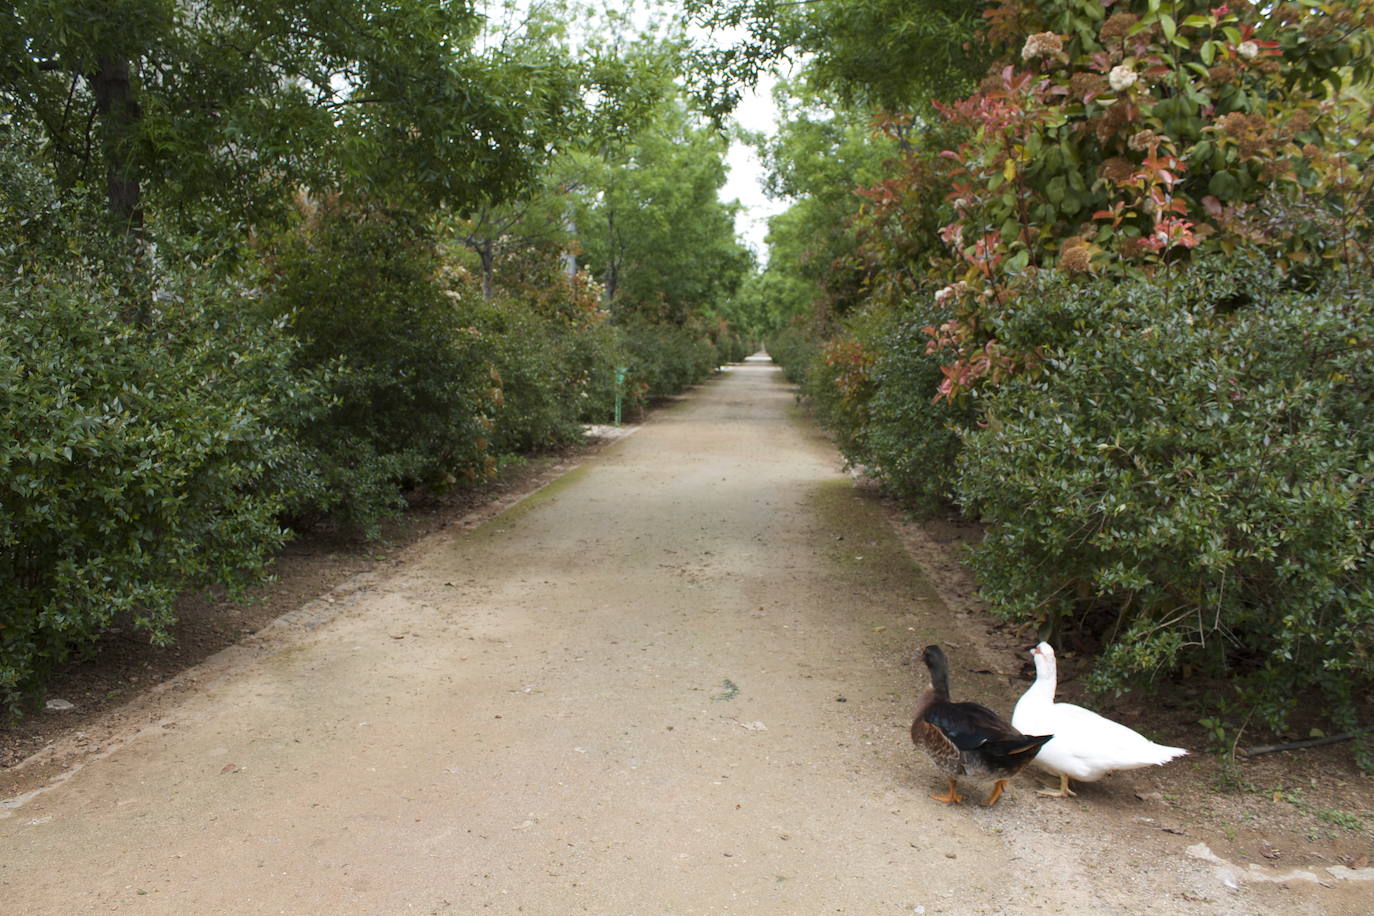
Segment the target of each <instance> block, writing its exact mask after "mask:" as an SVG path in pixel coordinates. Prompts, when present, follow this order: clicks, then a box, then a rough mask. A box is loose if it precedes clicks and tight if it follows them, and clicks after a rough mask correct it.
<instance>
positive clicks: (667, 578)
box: [0, 364, 1374, 914]
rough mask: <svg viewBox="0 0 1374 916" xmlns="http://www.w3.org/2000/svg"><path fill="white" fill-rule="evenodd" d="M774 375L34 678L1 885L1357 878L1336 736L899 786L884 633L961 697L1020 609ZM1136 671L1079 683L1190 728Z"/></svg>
mask: <svg viewBox="0 0 1374 916" xmlns="http://www.w3.org/2000/svg"><path fill="white" fill-rule="evenodd" d="M792 400H793V399H792V392H791V389H790V388H788V387H787V386H785V385H783V384H782V382H781V381H780V379H779V378H778V375H777V373H776V371H775V370H774V369H772V368H771V367H770V366H767V365H758V364H754V365H748V366H742V367H737V368H735V369H733V370H732V371H730V372H728V373H726V374H725V375H724V376H723V377H722V378H720V379H718V380H717V381H715V382H713V383H712V384H710V385H707V386H704V387H703V388H701V389H699V390H698V391H696V392H694V393H693V394H692V396H690V397H689V398H687V399H684V400H683V401H682V402H680V403H678V404H675V405H673V406H672V407H670V408H669V409H666V410H664V411H661V412H659V413H657V414H656V415H654V416H653V417H652V418H651V419H650V421H649V422H648V423H647V424H645V425H644V426H643V427H642V428H641V429H640V430H639V431H638V432H637V433H636V434H635V435H634V436H632V437H629V438H626V439H623V440H621V441H619V442H617V443H614V444H612V445H610V446H608V447H605V448H601V449H599V450H592V451H589V452H587V453H585V454H578V455H575V456H568V457H567V458H566V459H565V460H564V461H562V462H561V463H559V462H551V463H549V464H548V465H547V466H546V467H544V468H542V469H539V470H538V472H537V473H535V474H534V476H531V477H529V478H528V479H525V480H523V481H512V483H511V486H510V488H509V491H508V493H507V494H506V496H505V498H503V500H502V501H501V502H499V503H496V504H492V505H488V506H485V507H482V508H480V509H479V508H475V507H470V506H469V507H457V508H451V509H450V510H448V511H447V514H446V512H445V511H439V512H438V514H437V515H435V516H434V520H433V521H432V522H431V523H422V524H418V525H417V527H416V528H415V529H414V530H413V534H412V535H398V536H396V537H395V538H394V543H393V545H391V546H389V547H387V548H385V549H384V550H382V551H378V552H375V553H368V554H366V555H363V556H358V555H352V554H347V553H346V552H344V551H341V550H338V549H337V548H335V547H332V546H324V547H320V548H318V551H319V553H320V554H321V555H322V556H317V557H315V558H314V559H312V554H311V549H310V548H309V545H306V546H304V547H303V548H302V550H303V553H302V556H301V557H300V559H299V562H300V564H301V565H302V567H304V569H303V570H302V571H301V572H300V573H299V574H298V575H299V578H293V577H292V576H291V575H288V574H287V566H288V565H289V563H284V566H283V575H282V579H281V584H279V585H278V586H277V587H276V589H277V590H275V591H274V590H269V592H268V593H266V597H265V598H264V602H263V603H262V604H261V605H260V606H259V607H258V608H254V609H252V610H253V611H254V612H257V611H259V610H263V611H266V610H267V609H272V610H273V611H275V612H276V613H277V614H279V615H280V616H275V617H263V618H247V619H246V621H247V622H243V623H239V624H236V625H239V626H242V627H243V628H244V629H245V630H251V631H253V632H250V633H247V634H246V635H244V636H243V637H242V638H241V639H238V640H237V641H235V642H233V643H232V644H230V645H227V646H225V647H224V648H221V649H219V650H218V651H216V652H212V653H211V654H208V655H207V656H206V657H205V658H204V659H203V660H202V661H200V662H199V663H198V664H195V665H194V666H193V667H189V668H186V669H185V670H184V671H181V672H180V673H176V672H175V671H172V670H170V669H165V670H163V669H157V668H155V667H154V668H153V669H152V670H153V673H152V674H145V673H143V671H146V670H148V669H143V670H140V669H139V667H138V665H139V664H140V662H139V661H138V660H137V657H136V656H135V657H134V661H133V662H131V663H129V664H126V665H125V666H123V667H119V668H117V669H116V672H117V673H115V674H113V675H108V676H110V677H112V678H113V681H107V682H101V681H99V680H98V679H97V680H95V681H92V682H90V683H91V685H92V686H90V687H88V688H86V691H87V693H89V695H90V696H93V697H99V696H100V695H101V691H102V690H104V692H105V698H104V699H105V702H107V703H108V704H109V705H108V706H107V707H106V708H104V709H103V710H102V709H100V708H98V707H94V706H93V708H92V709H89V710H84V711H83V707H85V706H86V705H87V702H88V701H87V700H86V699H85V697H86V696H87V693H83V692H81V691H82V688H80V687H78V686H75V685H78V684H80V683H82V682H81V681H80V680H79V679H78V680H70V681H67V682H64V683H63V684H62V686H61V688H60V689H61V690H62V691H64V692H65V693H67V694H68V695H69V696H68V698H69V699H71V701H72V702H74V703H76V704H77V707H78V708H77V709H76V710H73V711H72V712H69V713H64V714H61V715H62V716H73V715H77V716H81V715H84V716H86V717H87V718H86V719H84V720H77V719H74V718H65V719H63V718H58V716H59V714H57V713H51V714H45V721H54V722H59V723H62V724H61V725H58V726H53V729H54V730H53V731H49V732H44V733H41V734H39V736H38V738H37V739H29V740H41V741H42V742H46V743H44V744H43V745H42V746H41V747H40V749H39V753H38V755H37V756H36V757H30V758H29V762H28V763H26V764H24V765H22V766H17V767H10V768H9V769H8V770H6V771H5V772H6V773H8V774H9V778H8V779H7V784H8V785H9V786H10V791H9V792H8V793H7V794H8V795H9V796H10V797H11V801H9V802H6V803H5V807H4V808H0V848H4V849H6V852H7V854H6V856H4V857H0V893H2V894H4V898H5V899H6V900H19V901H23V908H22V909H21V910H20V911H21V912H32V913H59V912H60V913H68V912H84V911H87V910H103V909H110V908H116V907H117V908H123V909H134V910H136V911H138V912H149V913H159V912H166V913H184V912H208V911H216V912H266V911H272V912H278V911H287V912H378V913H382V912H387V913H390V912H398V911H401V910H403V909H415V910H420V911H423V912H441V911H450V912H475V911H477V910H479V909H488V910H491V911H493V912H511V913H514V912H521V911H523V912H535V913H545V912H547V913H554V912H557V913H566V912H579V911H582V912H597V913H627V912H680V913H731V912H740V913H812V912H829V911H839V912H853V913H882V912H903V913H912V912H925V913H940V912H944V913H998V912H1004V913H1017V912H1037V911H1043V912H1095V913H1143V912H1156V911H1159V910H1161V909H1166V910H1168V911H1170V912H1179V913H1253V912H1291V913H1314V914H1315V913H1352V914H1353V913H1365V912H1368V910H1369V906H1368V903H1369V900H1370V899H1371V898H1372V897H1374V883H1371V881H1370V880H1369V879H1370V878H1374V872H1371V871H1370V870H1368V869H1367V868H1366V867H1365V866H1366V865H1367V860H1365V861H1363V862H1362V861H1361V860H1362V857H1363V856H1365V855H1367V854H1368V852H1369V850H1370V834H1369V832H1368V825H1369V823H1371V821H1370V819H1369V818H1370V812H1369V810H1368V804H1369V802H1368V798H1369V794H1370V793H1369V791H1368V790H1369V788H1370V782H1369V780H1368V779H1367V778H1366V777H1363V776H1361V775H1360V774H1359V773H1358V772H1357V771H1355V770H1354V769H1353V767H1352V766H1351V765H1350V764H1349V762H1348V751H1345V752H1344V757H1343V756H1342V753H1343V752H1342V749H1340V748H1333V749H1325V750H1323V751H1319V752H1306V753H1305V754H1304V756H1302V757H1297V756H1295V755H1275V756H1274V757H1272V758H1259V759H1258V760H1257V762H1256V763H1255V764H1254V765H1246V766H1247V768H1246V769H1244V770H1243V771H1242V773H1241V776H1240V777H1237V776H1236V774H1235V773H1234V772H1232V771H1227V772H1226V773H1225V774H1221V775H1225V777H1226V779H1229V780H1231V786H1230V788H1231V791H1221V790H1220V789H1219V784H1220V782H1221V781H1223V780H1221V776H1220V775H1219V773H1220V771H1219V770H1218V765H1217V764H1216V763H1215V762H1214V761H1213V759H1212V758H1210V757H1207V756H1206V755H1203V754H1198V755H1194V756H1193V757H1190V758H1189V759H1188V760H1187V761H1186V762H1185V763H1183V764H1180V765H1171V766H1169V767H1165V768H1158V769H1153V770H1150V771H1135V772H1133V773H1130V774H1122V775H1120V776H1118V777H1115V778H1113V779H1110V780H1107V781H1104V782H1103V783H1100V784H1097V785H1093V786H1087V787H1084V788H1083V791H1082V792H1081V795H1080V798H1078V799H1074V800H1067V801H1061V800H1052V799H1042V798H1039V797H1037V796H1035V794H1034V786H1035V781H1034V779H1033V778H1028V777H1024V776H1023V777H1022V778H1020V779H1018V780H1017V781H1016V782H1014V783H1013V785H1012V788H1011V790H1010V792H1009V793H1008V795H1007V797H1006V798H1005V799H1004V801H1002V802H1001V803H999V804H998V805H997V806H996V807H994V808H991V809H983V808H978V807H976V806H974V805H971V804H965V805H963V806H950V807H946V806H943V805H940V804H938V803H936V802H934V801H931V800H930V799H929V798H928V797H927V795H928V793H929V792H932V791H936V790H939V789H941V788H943V783H942V781H941V779H940V778H939V776H938V775H937V774H936V773H935V771H934V769H933V768H932V767H931V766H930V765H929V763H928V762H927V761H925V760H924V759H923V758H921V757H920V756H919V755H918V754H917V753H916V752H914V751H913V749H912V748H911V745H910V741H909V739H908V738H907V737H906V727H907V725H908V723H909V712H908V710H909V708H910V706H911V704H912V702H913V701H914V697H915V695H916V692H917V691H918V689H919V688H920V687H921V686H923V685H924V682H925V681H924V672H923V671H920V670H917V668H918V667H919V666H916V665H913V664H912V662H911V657H912V652H913V650H914V649H915V648H916V647H919V646H921V645H924V644H925V643H926V642H932V641H938V642H940V643H942V644H943V645H945V646H946V647H947V649H948V651H949V654H950V656H951V658H952V659H953V661H954V672H953V678H954V686H955V692H956V693H957V694H958V695H959V696H960V697H961V698H967V699H975V700H980V701H982V702H985V703H988V704H989V705H992V706H994V707H995V708H1000V709H1010V706H1011V703H1012V702H1014V700H1015V698H1016V696H1018V695H1019V693H1020V692H1021V690H1023V689H1024V687H1025V685H1026V684H1027V683H1028V680H1027V679H1026V675H1027V671H1026V669H1025V668H1024V666H1023V662H1024V654H1023V653H1022V652H1021V650H1020V648H1019V647H1020V645H1022V644H1023V642H1024V634H1020V633H1016V632H1014V631H1010V630H1007V629H1005V628H1003V627H1000V626H999V625H997V624H996V623H995V622H994V621H992V620H990V619H989V618H988V617H987V616H986V614H985V613H984V612H983V610H982V609H981V608H980V607H979V606H978V605H977V602H976V597H975V595H974V591H973V588H972V583H971V581H970V580H969V579H968V576H967V572H966V570H965V569H964V568H963V567H962V564H961V562H960V557H961V554H960V551H961V546H960V545H961V543H962V542H964V541H966V540H967V538H968V536H969V532H967V531H962V532H961V531H959V530H957V529H955V528H950V527H948V526H942V525H941V524H936V523H931V524H927V525H924V526H918V525H914V524H912V523H910V522H906V521H904V520H903V519H902V518H901V516H900V514H899V513H896V512H894V511H893V510H892V509H891V507H889V506H887V505H886V504H885V503H884V502H883V501H882V500H881V499H880V498H878V497H877V496H876V495H875V494H874V493H872V491H871V490H869V489H867V488H865V487H862V486H855V485H854V482H853V481H852V480H851V479H850V478H849V477H848V476H847V475H845V474H843V473H842V472H841V471H840V467H839V465H840V462H839V459H838V456H837V455H836V454H835V452H834V450H833V448H832V447H831V446H830V444H829V443H828V442H827V441H826V440H825V439H824V437H822V436H821V435H819V434H818V433H817V432H816V431H815V430H814V429H813V428H811V427H809V426H808V425H806V424H805V423H804V422H800V421H799V420H798V419H797V417H796V416H795V411H794V410H793V409H792ZM546 481H551V482H548V483H547V485H545V486H542V488H541V487H540V484H541V483H545V482H546ZM531 491H534V492H533V494H532V495H527V494H530V493H531ZM522 496H523V497H525V498H520V497H522ZM913 558H914V559H915V560H916V564H913V562H912V560H913ZM917 564H919V565H917ZM922 570H924V572H923V571H922ZM282 612H285V613H282ZM207 615H208V612H207ZM208 616H213V615H208ZM191 639H192V640H194V639H195V637H191ZM207 639H208V637H207ZM209 644H210V645H213V640H210V641H209ZM130 651H132V650H130ZM143 663H145V664H151V662H149V660H147V659H144V660H143ZM1066 668H1067V669H1069V673H1070V674H1071V673H1072V659H1071V658H1070V659H1066ZM89 676H91V677H95V675H89ZM134 678H137V680H133V679H134ZM126 682H127V683H128V686H127V687H125V686H119V685H121V684H124V683H126ZM107 683H114V684H115V685H116V686H115V687H113V688H108V689H107V688H106V686H105V685H106V684H107ZM1066 687H1067V691H1066V692H1067V693H1068V694H1069V696H1070V698H1072V694H1073V688H1074V682H1073V681H1072V680H1070V681H1069V682H1068V684H1067V685H1066ZM114 690H120V691H124V692H121V693H116V694H113V695H112V696H111V695H109V694H111V693H112V692H113V691H114ZM1151 702H1153V701H1146V700H1142V699H1139V698H1126V700H1124V701H1123V702H1122V703H1121V704H1118V705H1117V706H1116V707H1113V708H1112V709H1108V710H1104V711H1107V712H1110V713H1111V714H1113V715H1114V716H1116V717H1118V718H1122V719H1123V720H1125V721H1128V722H1129V723H1130V724H1133V725H1136V726H1137V727H1141V728H1142V730H1146V731H1148V732H1150V733H1151V734H1152V735H1153V736H1155V737H1158V738H1160V739H1161V740H1169V741H1171V742H1177V743H1182V744H1184V745H1185V746H1197V742H1198V740H1199V735H1198V734H1197V729H1196V726H1195V724H1193V723H1192V722H1191V720H1190V719H1189V713H1188V711H1187V710H1186V709H1184V708H1182V707H1180V708H1178V709H1174V710H1170V709H1169V708H1168V707H1167V706H1166V705H1164V704H1161V703H1157V702H1155V703H1153V705H1148V704H1149V703H1151ZM1179 702H1180V703H1182V702H1183V701H1182V700H1180V701H1179ZM1133 704H1135V705H1133ZM49 716H51V717H53V718H52V719H48V718H47V717H49ZM1194 718H1195V717H1194ZM1343 760H1344V762H1342V761H1343ZM1247 784H1248V785H1253V786H1255V787H1257V788H1256V789H1255V790H1245V791H1236V790H1235V789H1236V786H1238V785H1239V786H1241V787H1242V788H1244V786H1245V785H1247ZM1271 785H1273V786H1278V787H1280V788H1281V789H1282V791H1280V792H1279V793H1278V794H1277V795H1276V794H1274V793H1272V792H1269V787H1270V786H1271ZM1260 789H1263V791H1259V790H1260ZM19 793H27V794H19ZM16 795H17V796H18V797H15V796H16ZM1276 799H1277V800H1276ZM1324 812H1325V813H1324ZM1339 814H1344V815H1346V817H1345V818H1341V817H1339V816H1338V815H1339ZM1333 817H1334V818H1335V820H1333ZM1341 821H1344V823H1341Z"/></svg>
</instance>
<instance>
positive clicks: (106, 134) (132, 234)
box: [91, 55, 153, 325]
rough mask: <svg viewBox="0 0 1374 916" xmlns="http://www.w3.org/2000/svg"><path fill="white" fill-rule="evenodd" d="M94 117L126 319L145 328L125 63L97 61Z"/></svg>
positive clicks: (132, 106) (139, 210)
mask: <svg viewBox="0 0 1374 916" xmlns="http://www.w3.org/2000/svg"><path fill="white" fill-rule="evenodd" d="M91 88H92V90H93V91H94V92H95V111H96V114H97V116H98V117H99V118H100V148H101V153H102V155H103V158H104V160H105V198H106V202H107V205H108V206H109V211H110V216H111V218H112V220H113V222H114V227H115V231H116V232H118V233H119V234H121V235H122V236H123V237H124V241H125V247H126V249H127V251H128V258H129V260H128V273H127V274H126V275H125V276H126V279H125V282H124V283H123V284H122V285H121V290H120V292H121V294H122V296H123V298H124V300H125V301H126V303H127V308H128V317H129V319H130V320H131V321H132V322H134V323H135V324H140V325H143V324H147V323H148V321H149V319H150V318H151V315H152V308H153V300H152V291H151V290H149V289H148V288H147V286H148V285H147V282H146V280H147V276H146V275H147V268H148V265H147V256H148V246H147V245H146V244H145V242H144V238H143V202H142V187H141V186H140V184H139V178H140V176H139V168H138V158H137V154H136V152H135V151H134V132H135V130H136V129H137V127H138V122H139V119H140V118H142V116H143V112H142V109H141V108H140V107H139V104H138V100H137V99H136V98H135V97H134V87H133V82H132V80H131V79H130V76H129V62H128V60H126V59H124V58H119V57H111V56H107V55H101V57H100V59H99V62H98V63H97V65H96V71H95V74H94V75H93V76H92V77H91Z"/></svg>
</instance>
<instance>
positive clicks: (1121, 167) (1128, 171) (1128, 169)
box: [1098, 156, 1135, 185]
mask: <svg viewBox="0 0 1374 916" xmlns="http://www.w3.org/2000/svg"><path fill="white" fill-rule="evenodd" d="M1098 174H1100V175H1101V176H1102V177H1103V178H1105V179H1107V180H1108V181H1110V182H1111V183H1112V184H1117V185H1120V184H1125V183H1126V182H1128V181H1130V180H1131V176H1132V175H1134V174H1135V163H1134V162H1132V161H1131V160H1129V159H1127V158H1126V157H1125V156H1113V157H1112V158H1110V159H1108V160H1107V161H1105V162H1103V163H1102V166H1101V167H1100V168H1099V169H1098Z"/></svg>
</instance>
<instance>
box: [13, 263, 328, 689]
mask: <svg viewBox="0 0 1374 916" xmlns="http://www.w3.org/2000/svg"><path fill="white" fill-rule="evenodd" d="M128 293H129V290H128V289H124V290H116V289H115V288H113V285H112V284H111V283H109V282H106V281H105V280H103V279H102V278H101V277H100V276H98V275H95V274H88V273H85V272H83V271H81V270H79V269H77V270H72V271H70V272H68V273H65V274H57V273H52V274H48V275H46V276H39V277H33V276H23V277H20V278H19V279H15V280H11V281H8V282H4V283H3V284H0V316H2V317H0V544H3V549H0V705H3V706H4V707H5V708H7V709H8V710H9V711H10V712H11V713H15V712H17V711H18V709H19V706H20V702H21V699H22V697H23V696H24V695H26V694H32V693H34V692H35V691H37V690H38V688H39V687H40V685H41V680H42V677H43V676H44V675H45V674H46V673H47V672H48V671H49V670H51V669H52V667H53V666H54V665H56V664H57V663H59V662H61V661H62V660H63V659H65V658H67V657H68V656H69V655H70V653H71V652H73V651H79V650H81V649H83V648H85V647H88V646H90V645H92V644H93V643H94V642H95V641H96V640H97V639H98V638H99V636H100V635H101V634H102V633H103V632H104V631H105V630H106V629H107V628H109V627H110V626H112V625H114V624H115V623H116V622H119V621H124V622H126V623H132V625H133V626H134V627H136V628H137V629H140V630H143V631H144V632H146V633H147V634H149V635H150V636H151V637H152V638H153V639H154V640H164V639H166V638H167V628H168V626H169V625H170V624H171V622H172V602H173V599H174V598H175V597H176V595H177V594H178V593H179V592H180V591H182V590H183V589H187V588H193V587H198V586H210V585H223V586H227V587H229V588H230V589H237V588H239V587H241V586H243V585H244V584H246V583H248V582H252V581H255V580H256V579H257V577H258V575H259V574H260V573H261V572H262V569H263V564H264V561H265V558H266V557H267V556H268V555H269V554H270V553H271V552H272V551H274V550H275V549H276V548H278V547H279V546H280V545H281V544H282V543H283V541H284V539H285V532H284V531H283V530H282V529H281V528H280V527H279V525H278V524H277V516H278V514H279V512H280V511H281V509H282V507H283V505H284V502H285V500H286V499H287V498H288V496H289V494H288V493H286V492H284V491H283V488H282V487H281V485H280V484H279V483H278V482H275V481H274V480H273V477H274V475H275V474H276V473H277V472H278V470H279V469H282V468H291V467H299V466H300V465H301V463H302V460H303V459H302V455H301V454H300V452H299V450H298V449H296V447H295V445H294V443H293V442H292V440H291V438H290V436H289V435H286V434H284V433H283V431H281V430H280V429H277V428H274V427H273V426H271V425H269V424H267V423H264V422H263V421H262V415H263V414H264V413H265V412H266V409H267V405H268V403H269V400H273V399H274V400H276V401H277V402H279V403H281V404H282V405H287V404H290V405H293V407H292V408H291V409H293V410H295V411H297V412H299V413H301V414H304V415H309V414H310V413H311V411H312V410H318V409H320V408H321V407H322V405H323V401H322V397H321V394H320V392H319V390H318V389H317V388H314V387H312V386H311V385H309V384H305V383H303V382H301V381H300V380H299V379H298V377H296V376H294V375H293V374H292V373H291V371H290V370H289V364H290V360H291V357H292V353H293V346H292V343H291V341H290V340H289V339H288V338H286V337H285V336H284V335H283V334H282V333H281V330H280V328H279V327H277V326H274V325H271V324H259V323H255V322H254V321H253V320H252V308H251V307H250V306H249V304H248V302H247V298H246V297H245V296H241V295H238V294H236V293H234V292H233V291H232V289H231V288H229V287H225V286H220V287H218V288H214V289H212V288H209V287H208V286H207V287H201V288H186V287H185V286H184V285H183V286H182V287H178V286H177V285H176V284H175V282H174V280H172V279H170V278H164V280H163V282H162V283H161V285H160V287H159V290H158V293H157V298H156V300H155V307H154V308H152V309H151V317H150V318H149V320H148V321H147V322H146V323H145V324H141V325H135V324H132V323H131V322H130V321H129V318H128V311H129V309H128V308H127V301H128V300H127V298H126V296H127V294H128ZM143 295H144V296H150V295H151V293H150V292H147V291H145V292H144V293H143ZM283 409H285V408H284V407H283Z"/></svg>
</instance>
